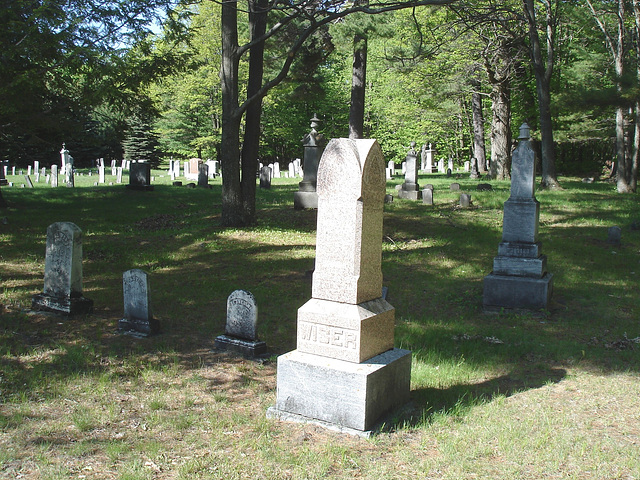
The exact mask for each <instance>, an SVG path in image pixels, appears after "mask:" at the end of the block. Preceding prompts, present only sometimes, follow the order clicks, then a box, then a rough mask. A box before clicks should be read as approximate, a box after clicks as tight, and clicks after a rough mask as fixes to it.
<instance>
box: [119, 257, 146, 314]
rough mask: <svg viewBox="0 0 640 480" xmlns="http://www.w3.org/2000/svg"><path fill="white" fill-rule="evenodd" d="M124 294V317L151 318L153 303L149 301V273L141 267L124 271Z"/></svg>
mask: <svg viewBox="0 0 640 480" xmlns="http://www.w3.org/2000/svg"><path fill="white" fill-rule="evenodd" d="M122 292H123V296H124V318H126V319H134V318H135V319H139V320H149V319H151V318H152V315H151V303H150V301H149V274H148V273H147V272H144V271H142V270H140V269H133V270H128V271H126V272H124V274H123V275H122Z"/></svg>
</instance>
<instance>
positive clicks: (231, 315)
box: [215, 290, 267, 357]
mask: <svg viewBox="0 0 640 480" xmlns="http://www.w3.org/2000/svg"><path fill="white" fill-rule="evenodd" d="M257 327H258V304H257V303H256V299H255V297H254V296H253V295H252V294H251V292H247V291H246V290H236V291H234V292H233V293H231V295H229V297H228V298H227V325H226V329H225V334H224V335H220V336H218V337H217V338H216V339H215V346H216V348H218V349H221V350H232V351H235V352H238V353H241V354H243V355H244V356H248V357H255V356H258V355H262V354H264V353H266V352H267V345H266V344H265V343H264V342H261V341H260V340H259V339H258V337H257Z"/></svg>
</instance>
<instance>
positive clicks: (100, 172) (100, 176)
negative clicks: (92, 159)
mask: <svg viewBox="0 0 640 480" xmlns="http://www.w3.org/2000/svg"><path fill="white" fill-rule="evenodd" d="M104 182H105V178H104V165H100V166H98V183H104Z"/></svg>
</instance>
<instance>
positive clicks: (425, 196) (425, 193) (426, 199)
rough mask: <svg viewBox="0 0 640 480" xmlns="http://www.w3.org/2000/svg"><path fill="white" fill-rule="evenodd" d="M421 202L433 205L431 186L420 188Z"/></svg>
mask: <svg viewBox="0 0 640 480" xmlns="http://www.w3.org/2000/svg"><path fill="white" fill-rule="evenodd" d="M422 203H424V204H425V205H433V188H424V189H423V190H422Z"/></svg>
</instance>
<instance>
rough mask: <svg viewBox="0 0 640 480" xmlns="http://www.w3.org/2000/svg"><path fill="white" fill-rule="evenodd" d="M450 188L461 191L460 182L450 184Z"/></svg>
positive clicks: (453, 190)
mask: <svg viewBox="0 0 640 480" xmlns="http://www.w3.org/2000/svg"><path fill="white" fill-rule="evenodd" d="M449 189H450V190H451V191H452V192H457V191H459V190H460V184H459V183H452V184H451V185H450V186H449Z"/></svg>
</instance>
